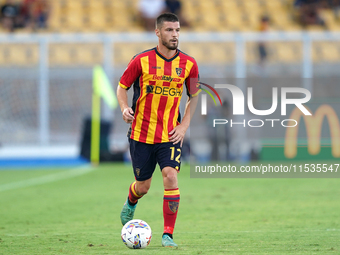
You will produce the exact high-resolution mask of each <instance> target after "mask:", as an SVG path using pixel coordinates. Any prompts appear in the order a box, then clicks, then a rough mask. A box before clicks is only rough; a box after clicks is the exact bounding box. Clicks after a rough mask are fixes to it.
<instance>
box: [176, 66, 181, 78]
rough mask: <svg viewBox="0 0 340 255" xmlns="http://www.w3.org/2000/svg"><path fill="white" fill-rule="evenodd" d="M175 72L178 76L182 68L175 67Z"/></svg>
mask: <svg viewBox="0 0 340 255" xmlns="http://www.w3.org/2000/svg"><path fill="white" fill-rule="evenodd" d="M176 73H177V75H178V76H180V75H181V73H182V68H180V67H176Z"/></svg>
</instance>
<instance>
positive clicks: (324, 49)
mask: <svg viewBox="0 0 340 255" xmlns="http://www.w3.org/2000/svg"><path fill="white" fill-rule="evenodd" d="M320 53H321V60H322V61H323V62H333V63H334V62H339V61H340V54H339V45H338V43H336V42H323V43H320Z"/></svg>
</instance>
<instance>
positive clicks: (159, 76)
mask: <svg viewBox="0 0 340 255" xmlns="http://www.w3.org/2000/svg"><path fill="white" fill-rule="evenodd" d="M155 33H156V35H157V37H158V46H157V47H155V48H153V49H149V50H146V51H144V52H142V53H139V54H137V55H136V56H134V57H133V58H132V60H131V61H130V63H129V64H128V67H127V68H126V70H125V72H124V73H123V75H122V77H121V79H120V82H119V86H118V89H117V97H118V101H119V105H120V108H121V111H122V115H123V119H124V121H125V122H127V123H130V124H131V127H130V129H129V131H128V137H129V143H130V154H131V158H132V166H133V171H134V175H135V179H136V181H134V182H133V183H132V184H131V185H130V188H129V194H128V198H127V200H126V202H125V204H124V206H123V209H122V211H121V215H120V218H121V222H122V224H123V225H125V223H126V222H128V221H129V220H132V219H133V216H134V212H135V209H136V206H137V202H138V200H139V199H141V198H142V197H143V196H144V195H145V194H146V193H147V192H148V190H149V188H150V185H151V179H152V175H153V172H154V170H155V167H156V164H157V163H158V165H159V166H160V169H161V172H162V177H163V185H164V198H163V217H164V233H163V236H162V245H163V246H166V247H177V244H176V243H175V242H174V241H173V231H174V227H175V222H176V218H177V211H178V206H179V200H180V194H179V190H178V185H177V174H178V172H179V171H180V164H181V147H182V143H183V139H184V135H185V132H186V130H187V129H188V127H189V123H190V120H191V115H192V114H193V111H194V110H195V108H196V105H197V100H198V97H196V96H197V95H198V94H199V92H200V91H201V90H200V87H199V84H198V76H199V75H198V67H197V64H196V61H195V60H194V59H193V58H192V57H190V56H188V55H187V54H185V53H183V52H182V51H180V50H178V49H177V47H178V39H179V33H180V24H179V20H178V17H177V16H176V15H175V14H171V13H164V14H161V15H160V16H158V17H157V20H156V30H155ZM132 84H133V91H134V94H133V100H132V107H129V106H128V102H127V90H128V89H129V88H130V87H131V85H132ZM184 87H186V92H187V95H188V100H187V103H186V107H185V112H184V116H183V119H182V121H181V116H180V112H179V104H180V99H181V97H182V93H183V90H184ZM190 110H191V114H190Z"/></svg>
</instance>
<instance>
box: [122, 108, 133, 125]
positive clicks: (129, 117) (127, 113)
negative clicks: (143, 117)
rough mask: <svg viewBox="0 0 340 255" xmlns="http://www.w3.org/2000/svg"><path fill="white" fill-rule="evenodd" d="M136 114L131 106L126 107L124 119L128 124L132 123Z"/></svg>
mask: <svg viewBox="0 0 340 255" xmlns="http://www.w3.org/2000/svg"><path fill="white" fill-rule="evenodd" d="M134 114H135V113H134V112H133V110H132V109H131V108H130V107H126V108H125V109H124V110H123V120H124V121H125V122H126V123H128V124H130V123H132V121H133V120H134V119H135V117H133V115H134Z"/></svg>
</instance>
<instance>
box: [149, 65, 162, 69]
mask: <svg viewBox="0 0 340 255" xmlns="http://www.w3.org/2000/svg"><path fill="white" fill-rule="evenodd" d="M151 68H152V69H162V67H160V66H152V67H151Z"/></svg>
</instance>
